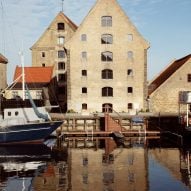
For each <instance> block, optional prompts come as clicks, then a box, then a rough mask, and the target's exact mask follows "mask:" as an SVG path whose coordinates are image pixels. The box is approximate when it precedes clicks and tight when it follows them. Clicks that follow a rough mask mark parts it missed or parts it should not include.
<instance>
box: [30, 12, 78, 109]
mask: <svg viewBox="0 0 191 191" xmlns="http://www.w3.org/2000/svg"><path fill="white" fill-rule="evenodd" d="M76 29H77V26H76V25H75V24H74V23H73V22H72V21H71V20H70V19H69V18H68V17H67V16H66V15H64V13H62V12H60V13H59V14H58V15H57V16H56V17H55V19H54V20H53V21H52V22H51V24H50V25H49V27H48V28H47V29H46V30H45V32H44V33H43V35H42V36H41V37H40V38H39V39H38V41H37V42H36V43H35V44H34V45H33V46H32V48H31V50H32V66H42V67H46V66H53V67H54V70H53V71H54V72H53V77H54V79H55V80H54V81H55V82H56V81H57V82H58V84H55V87H54V90H53V91H54V94H55V99H57V101H58V102H59V104H60V106H61V108H62V109H63V111H66V110H67V70H66V68H67V66H66V63H67V62H66V60H67V51H66V49H65V42H66V41H68V39H70V38H71V37H72V35H73V33H74V32H75V31H76Z"/></svg>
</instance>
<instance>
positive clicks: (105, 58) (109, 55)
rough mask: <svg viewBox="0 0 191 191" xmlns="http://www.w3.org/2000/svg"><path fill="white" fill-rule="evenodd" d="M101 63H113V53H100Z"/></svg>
mask: <svg viewBox="0 0 191 191" xmlns="http://www.w3.org/2000/svg"><path fill="white" fill-rule="evenodd" d="M101 61H104V62H106V61H107V62H111V61H113V53H112V52H108V51H107V52H102V53H101Z"/></svg>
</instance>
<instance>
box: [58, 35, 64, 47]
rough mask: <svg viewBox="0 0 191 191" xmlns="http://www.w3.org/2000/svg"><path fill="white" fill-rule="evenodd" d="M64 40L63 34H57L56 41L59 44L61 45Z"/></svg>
mask: <svg viewBox="0 0 191 191" xmlns="http://www.w3.org/2000/svg"><path fill="white" fill-rule="evenodd" d="M64 42H65V37H64V36H59V37H58V39H57V43H58V44H59V45H63V44H64Z"/></svg>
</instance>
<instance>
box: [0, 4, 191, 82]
mask: <svg viewBox="0 0 191 191" xmlns="http://www.w3.org/2000/svg"><path fill="white" fill-rule="evenodd" d="M61 2H62V1H61V0H48V1H47V0H0V53H2V54H3V55H5V56H6V57H7V58H8V60H9V63H8V82H9V83H10V82H11V81H12V79H13V74H14V70H15V67H16V65H20V58H19V55H18V52H19V51H20V49H21V48H22V46H23V49H24V55H25V65H26V66H31V51H30V47H31V46H32V45H33V44H34V43H35V42H36V40H38V38H39V37H40V36H41V35H42V33H43V32H44V31H45V30H46V28H47V27H48V26H49V24H50V23H51V21H52V20H53V19H54V17H55V16H56V15H57V14H58V12H59V11H61V9H62V3H61ZM95 2H96V0H64V4H63V5H64V6H63V7H64V13H65V14H66V15H67V16H68V17H69V18H70V19H71V20H72V21H74V23H76V24H77V25H79V24H80V23H81V22H82V21H83V19H84V17H85V16H86V15H87V13H88V12H89V10H90V9H91V7H92V6H93V5H94V4H95ZM118 2H119V4H120V5H121V7H122V8H123V10H124V11H125V13H126V14H127V15H128V17H129V18H130V20H131V21H132V22H133V23H134V25H135V26H136V27H137V29H138V31H139V32H140V33H141V34H142V36H143V37H144V38H145V39H146V40H147V41H148V42H149V43H150V49H149V50H148V80H151V79H153V78H154V77H155V76H156V75H157V74H159V73H160V72H161V71H162V70H164V69H165V68H166V67H167V66H168V65H169V64H170V63H171V62H172V61H173V60H174V59H179V58H181V57H184V56H186V55H188V54H191V24H190V23H191V21H190V20H191V11H190V8H191V0H118Z"/></svg>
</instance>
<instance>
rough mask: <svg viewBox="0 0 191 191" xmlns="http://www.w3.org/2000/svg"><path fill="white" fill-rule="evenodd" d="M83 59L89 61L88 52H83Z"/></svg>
mask: <svg viewBox="0 0 191 191" xmlns="http://www.w3.org/2000/svg"><path fill="white" fill-rule="evenodd" d="M82 58H83V59H87V52H85V51H84V52H82Z"/></svg>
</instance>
